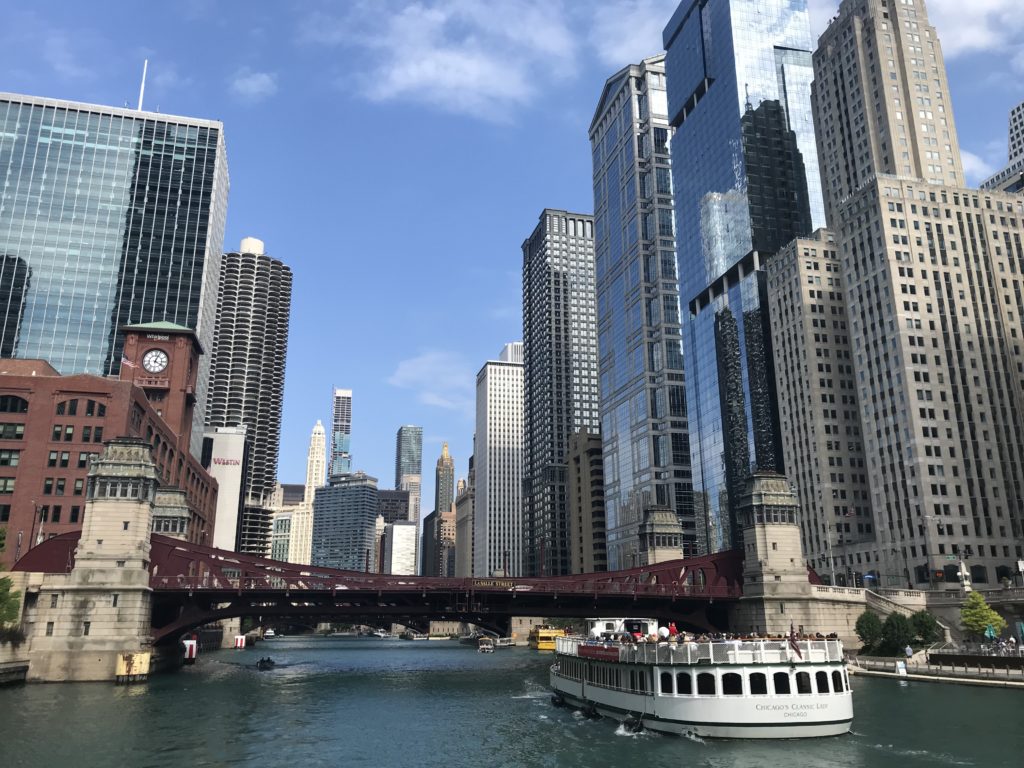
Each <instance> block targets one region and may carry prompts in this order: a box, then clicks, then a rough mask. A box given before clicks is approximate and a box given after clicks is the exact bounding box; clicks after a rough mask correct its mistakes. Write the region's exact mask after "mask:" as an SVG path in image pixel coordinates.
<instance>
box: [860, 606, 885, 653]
mask: <svg viewBox="0 0 1024 768" xmlns="http://www.w3.org/2000/svg"><path fill="white" fill-rule="evenodd" d="M853 630H854V632H856V633H857V637H859V638H860V641H861V642H862V643H863V644H864V647H865V648H870V647H871V646H873V645H875V644H876V643H878V641H879V640H880V639H881V637H882V620H881V619H880V618H878V614H877V613H872V612H871V611H864V613H862V614H861V615H860V616H858V617H857V623H856V624H855V625H854V627H853Z"/></svg>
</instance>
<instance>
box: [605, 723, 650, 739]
mask: <svg viewBox="0 0 1024 768" xmlns="http://www.w3.org/2000/svg"><path fill="white" fill-rule="evenodd" d="M615 735H616V736H628V737H630V738H632V739H647V738H652V737H654V736H657V735H658V734H657V733H655V732H654V731H648V730H646V729H645V730H641V731H637V730H635V729H633V728H631V727H629V726H628V725H626V724H625V723H619V724H618V726H616V728H615Z"/></svg>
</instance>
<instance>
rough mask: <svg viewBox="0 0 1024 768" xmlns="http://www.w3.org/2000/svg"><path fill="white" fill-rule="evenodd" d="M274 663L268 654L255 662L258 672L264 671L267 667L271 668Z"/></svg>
mask: <svg viewBox="0 0 1024 768" xmlns="http://www.w3.org/2000/svg"><path fill="white" fill-rule="evenodd" d="M275 666H276V665H275V664H274V660H273V659H272V658H270V657H269V656H264V657H263V658H262V659H260V660H259V661H257V662H256V669H258V670H259V671H260V672H266V671H267V670H268V669H273V668H274V667H275Z"/></svg>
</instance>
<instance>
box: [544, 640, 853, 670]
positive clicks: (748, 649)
mask: <svg viewBox="0 0 1024 768" xmlns="http://www.w3.org/2000/svg"><path fill="white" fill-rule="evenodd" d="M581 648H582V649H584V650H583V651H582V653H581V652H580V650H581ZM555 650H556V652H557V653H561V654H565V655H569V656H583V657H589V658H595V659H600V660H605V661H620V662H624V663H635V664H780V663H789V664H801V663H822V662H830V661H842V660H843V644H842V643H841V642H840V641H839V640H795V641H790V640H723V641H715V642H707V641H703V642H676V643H672V642H659V643H618V642H602V641H594V640H587V639H584V638H580V637H560V638H558V639H557V640H556V644H555Z"/></svg>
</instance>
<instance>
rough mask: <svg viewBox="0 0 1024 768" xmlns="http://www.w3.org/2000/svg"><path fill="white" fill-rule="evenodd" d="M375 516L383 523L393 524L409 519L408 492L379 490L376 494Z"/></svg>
mask: <svg viewBox="0 0 1024 768" xmlns="http://www.w3.org/2000/svg"><path fill="white" fill-rule="evenodd" d="M377 514H379V515H380V516H381V517H382V518H384V523H385V524H387V523H395V522H398V521H399V520H408V519H409V492H408V491H393V490H380V491H378V492H377Z"/></svg>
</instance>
